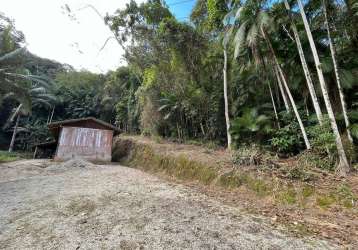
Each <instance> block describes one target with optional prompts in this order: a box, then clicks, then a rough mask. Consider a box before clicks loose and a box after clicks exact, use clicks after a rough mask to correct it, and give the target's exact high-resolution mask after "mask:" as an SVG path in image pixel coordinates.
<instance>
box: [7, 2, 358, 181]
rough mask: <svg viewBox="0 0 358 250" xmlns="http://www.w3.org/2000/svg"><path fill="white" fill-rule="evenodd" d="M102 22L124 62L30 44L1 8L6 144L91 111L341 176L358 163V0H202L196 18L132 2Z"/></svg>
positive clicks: (29, 139) (127, 124) (32, 138)
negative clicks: (55, 57)
mask: <svg viewBox="0 0 358 250" xmlns="http://www.w3.org/2000/svg"><path fill="white" fill-rule="evenodd" d="M67 10H68V11H69V12H71V9H70V7H68V8H67ZM103 21H104V25H107V26H108V28H109V29H110V30H111V31H112V33H113V39H115V40H116V42H117V43H118V46H121V47H122V48H123V49H124V51H125V54H124V55H123V56H124V58H125V59H126V62H127V64H126V66H121V67H119V68H118V69H117V70H115V71H113V72H108V73H106V74H95V73H91V72H87V71H76V70H74V69H73V68H72V67H71V66H70V65H63V64H60V63H57V62H54V61H51V60H48V59H43V58H39V57H37V56H36V55H33V54H31V52H29V51H28V50H27V49H26V46H25V44H26V42H25V37H24V35H23V34H22V32H21V31H19V30H17V29H16V27H15V25H14V22H13V21H12V20H11V18H10V17H7V16H6V13H5V14H1V16H0V126H1V131H0V145H1V147H2V149H6V150H7V149H8V148H9V147H10V149H9V150H23V151H31V150H32V147H33V145H34V144H36V143H38V142H43V141H46V140H51V136H50V135H49V134H48V131H47V129H46V127H47V124H48V123H49V122H51V121H56V120H62V119H68V118H81V117H88V116H94V117H97V118H100V119H103V120H105V121H107V122H110V123H112V124H115V125H116V126H118V127H119V128H120V129H121V130H122V131H124V132H126V133H137V134H143V135H148V136H155V137H165V138H167V139H171V140H175V141H179V142H190V141H200V142H202V143H208V142H210V143H215V144H217V145H221V146H226V147H228V149H229V150H233V151H234V150H236V149H238V148H242V147H253V146H254V145H255V147H260V148H263V149H264V150H267V151H269V152H272V153H273V154H277V155H279V156H280V157H289V156H294V155H301V156H302V157H306V158H308V159H309V160H308V161H309V162H312V164H315V166H317V167H320V168H324V169H327V170H337V173H339V174H341V175H346V174H347V173H348V172H349V171H350V170H352V168H353V166H354V164H355V163H357V160H358V159H357V157H358V156H357V154H358V153H357V144H358V82H357V79H358V57H357V55H358V1H356V0H345V1H327V0H320V1H315V0H310V1H304V2H302V1H301V0H297V1H288V0H283V1H261V0H247V1H238V0H232V1H226V0H197V1H196V4H195V6H194V8H193V10H192V12H191V15H190V21H188V22H182V21H179V20H177V19H176V18H175V17H174V16H173V14H172V13H171V12H170V11H169V8H168V6H167V4H166V3H165V1H161V0H148V1H146V2H144V3H141V4H137V3H136V2H135V1H131V2H130V3H129V4H127V5H126V7H125V8H124V9H118V10H116V11H115V12H114V14H112V15H107V16H106V17H105V18H104V20H103ZM113 56H118V57H120V56H121V55H113ZM14 131H15V132H14Z"/></svg>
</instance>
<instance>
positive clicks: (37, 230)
mask: <svg viewBox="0 0 358 250" xmlns="http://www.w3.org/2000/svg"><path fill="white" fill-rule="evenodd" d="M49 165H51V166H49ZM0 248H3V249H295V250H298V249H335V246H333V245H330V244H329V243H327V242H324V241H318V240H313V239H309V238H305V239H302V238H301V239H298V238H294V237H292V236H288V234H287V233H284V232H283V231H281V232H279V231H277V230H275V229H273V228H272V227H271V226H270V224H269V220H268V219H264V218H260V217H255V216H253V215H249V214H247V213H245V212H244V211H242V210H240V209H239V208H234V207H229V206H225V205H223V204H220V203H218V202H216V201H214V200H211V199H209V198H208V197H206V196H204V195H202V194H199V193H196V192H194V191H192V190H190V189H189V188H187V187H184V186H181V185H178V184H171V183H168V182H165V181H163V180H160V179H158V178H156V177H153V176H151V175H149V174H146V173H143V172H141V171H139V170H136V169H131V168H126V167H122V166H119V165H111V166H104V165H102V166H95V165H88V166H86V167H83V166H73V167H71V166H68V164H67V165H65V164H62V165H59V164H57V165H56V164H54V163H52V162H50V161H47V160H27V161H17V162H13V163H7V164H2V165H0Z"/></svg>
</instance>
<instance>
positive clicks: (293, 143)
mask: <svg viewBox="0 0 358 250" xmlns="http://www.w3.org/2000/svg"><path fill="white" fill-rule="evenodd" d="M271 145H272V147H273V149H274V150H276V151H277V152H279V153H283V154H286V155H290V154H296V153H298V152H299V151H300V150H301V149H302V148H303V145H302V139H301V133H300V131H299V127H298V124H297V123H296V122H291V123H290V124H288V125H286V126H284V127H282V128H280V129H278V130H276V131H275V133H274V135H273V137H272V139H271Z"/></svg>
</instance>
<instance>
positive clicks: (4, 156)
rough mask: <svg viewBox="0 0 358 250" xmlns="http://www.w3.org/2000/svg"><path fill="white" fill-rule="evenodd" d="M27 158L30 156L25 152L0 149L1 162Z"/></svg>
mask: <svg viewBox="0 0 358 250" xmlns="http://www.w3.org/2000/svg"><path fill="white" fill-rule="evenodd" d="M26 158H29V155H28V154H25V153H19V152H12V153H9V152H8V151H1V150H0V163H5V162H11V161H17V160H20V159H26Z"/></svg>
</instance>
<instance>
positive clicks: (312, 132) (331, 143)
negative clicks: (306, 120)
mask: <svg viewBox="0 0 358 250" xmlns="http://www.w3.org/2000/svg"><path fill="white" fill-rule="evenodd" d="M308 134H309V136H310V137H311V138H312V139H311V144H312V148H313V150H314V151H315V152H316V153H317V154H320V155H326V154H327V151H328V152H330V154H331V155H332V154H335V152H336V150H337V149H336V144H335V139H334V134H333V132H332V131H331V127H330V123H329V120H328V118H327V119H324V121H323V124H322V126H321V125H319V124H317V125H314V126H312V127H310V129H309V130H308Z"/></svg>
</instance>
